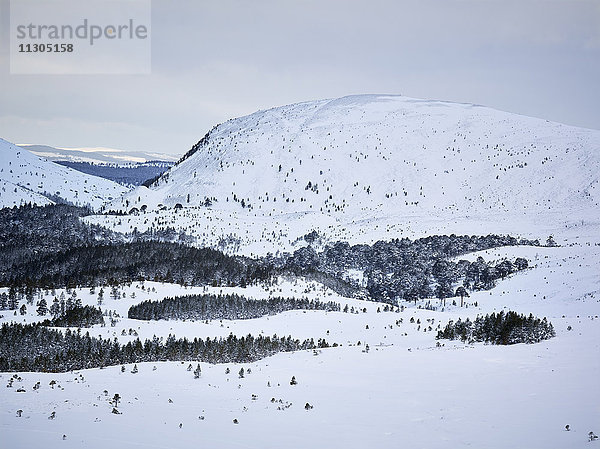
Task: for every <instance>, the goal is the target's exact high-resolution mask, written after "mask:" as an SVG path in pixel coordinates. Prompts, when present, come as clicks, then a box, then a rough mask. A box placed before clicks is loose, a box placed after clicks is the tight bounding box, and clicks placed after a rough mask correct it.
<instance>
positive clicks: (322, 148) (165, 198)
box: [107, 95, 600, 251]
mask: <svg viewBox="0 0 600 449" xmlns="http://www.w3.org/2000/svg"><path fill="white" fill-rule="evenodd" d="M599 167H600V131H595V130H589V129H581V128H575V127H570V126H566V125H562V124H558V123H552V122H548V121H546V120H541V119H536V118H530V117H524V116H520V115H515V114H511V113H506V112H501V111H497V110H493V109H490V108H486V107H482V106H477V105H472V104H458V103H449V102H442V101H425V100H417V99H412V98H407V97H402V96H389V95H361V96H350V97H344V98H339V99H335V100H322V101H311V102H306V103H299V104H293V105H290V106H283V107H277V108H274V109H270V110H267V111H259V112H256V113H254V114H252V115H249V116H246V117H241V118H236V119H232V120H229V121H227V122H226V123H223V124H221V125H218V126H216V127H215V128H213V129H212V130H211V131H210V132H209V133H208V134H207V135H206V136H205V137H204V138H203V139H202V140H201V141H200V142H198V144H196V145H195V146H194V147H193V148H192V150H190V152H188V153H187V154H186V155H185V156H184V157H183V158H182V159H181V160H180V162H179V163H178V164H177V165H176V166H174V167H173V168H172V169H170V170H169V171H167V172H166V173H164V174H163V175H162V176H161V177H160V179H158V181H157V182H156V183H155V184H153V185H152V186H151V187H150V188H145V187H141V188H138V189H136V190H134V191H132V192H131V193H129V194H127V195H125V196H124V197H122V198H121V199H119V200H117V201H113V202H112V203H111V204H110V205H108V206H107V209H113V210H122V211H130V210H132V209H133V210H134V211H137V210H144V209H148V210H155V209H164V208H165V207H166V208H167V209H168V208H174V207H176V206H177V208H178V209H181V208H183V211H180V213H179V214H178V218H177V219H176V220H171V219H169V221H174V223H175V224H178V225H180V227H181V229H182V230H184V231H186V232H188V233H191V234H192V235H195V236H196V237H199V238H200V239H202V238H204V239H205V240H204V244H206V243H207V242H208V241H207V240H206V239H207V238H208V237H207V236H209V235H214V234H216V235H221V236H225V235H234V236H235V237H236V238H240V239H242V240H244V239H246V240H247V241H245V242H242V244H244V243H246V244H248V245H251V244H252V242H256V241H258V240H263V241H264V240H265V232H267V234H271V235H270V236H269V238H272V239H273V243H274V245H272V247H271V248H265V249H268V250H273V249H275V248H277V246H279V247H281V245H282V244H290V243H291V242H293V241H294V239H297V238H298V237H299V236H301V235H302V233H303V232H305V231H309V230H310V229H313V228H315V229H318V230H322V231H323V232H324V233H328V232H329V234H331V237H332V238H351V239H354V240H356V239H357V238H358V239H360V238H359V237H358V236H360V235H361V234H363V235H364V239H366V240H369V239H371V240H372V239H373V238H379V237H381V232H386V233H387V234H388V235H387V236H388V237H390V238H391V237H398V236H400V235H403V234H402V233H403V232H404V233H406V232H407V230H409V229H412V228H414V226H412V225H411V223H412V224H413V225H414V223H416V222H419V223H423V222H424V221H427V220H438V221H440V220H441V221H442V222H445V223H450V222H457V221H464V220H463V219H468V220H469V222H471V223H473V222H476V221H477V220H483V221H486V222H487V221H492V222H494V223H500V222H504V223H508V224H509V225H510V224H514V223H515V221H517V222H529V223H532V222H541V223H546V222H547V221H548V218H547V217H552V218H551V220H554V219H556V218H557V217H558V219H565V218H567V217H568V218H569V219H585V220H589V219H590V218H591V219H593V220H597V219H598V218H599V217H598V210H600V208H599V207H598V206H599V203H600V191H599V188H598V183H599V178H600V175H599V173H600V171H599ZM207 200H208V201H207ZM207 204H211V205H210V207H209V208H206V207H204V206H205V205H207ZM144 206H145V207H144ZM193 206H199V208H197V209H191V207H193ZM566 211H568V213H567V212H566ZM156 220H158V219H155V220H150V221H148V220H145V219H144V221H145V222H146V224H145V226H144V223H143V222H141V221H142V219H139V220H138V221H140V222H139V223H138V222H135V223H134V224H132V223H130V226H133V225H135V226H137V227H138V229H139V230H143V229H145V228H151V227H158V226H160V224H159V223H158V221H156ZM134 221H135V220H134ZM262 222H264V223H268V224H265V226H263V227H262V228H261V229H262V230H257V228H256V226H257V224H259V227H260V223H262ZM112 225H114V224H113V223H111V226H112ZM484 227H485V226H484ZM376 229H378V230H379V231H378V232H379V233H378V234H377V236H374V235H371V234H373V232H375V230H376ZM124 230H127V229H124ZM445 230H446V231H448V230H450V231H452V232H456V231H460V229H454V228H452V229H445ZM475 231H477V232H481V230H480V229H477V230H475V229H473V230H466V232H475ZM513 232H518V230H515V229H513ZM280 235H285V236H286V238H285V239H284V240H285V242H282V241H281V239H280V238H279V236H280ZM203 236H204V237H203ZM248 236H249V237H248ZM276 241H277V242H276ZM284 246H285V245H284ZM255 249H256V250H257V251H258V248H255Z"/></svg>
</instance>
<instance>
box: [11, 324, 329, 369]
mask: <svg viewBox="0 0 600 449" xmlns="http://www.w3.org/2000/svg"><path fill="white" fill-rule="evenodd" d="M326 347H329V344H328V343H327V341H325V340H323V339H319V340H318V342H317V343H315V342H314V340H313V339H312V338H311V339H306V340H304V341H300V340H298V339H293V338H292V337H291V336H287V337H278V336H277V335H273V336H272V337H269V336H263V335H259V336H258V337H254V336H252V335H250V334H249V335H247V336H244V337H237V336H235V335H233V334H230V335H229V336H228V337H227V338H218V339H217V338H216V337H215V338H213V339H211V338H206V339H204V340H203V339H202V338H194V339H192V340H189V339H187V338H179V339H176V338H175V336H173V335H169V336H168V337H167V338H166V339H163V338H162V337H161V338H158V337H156V336H155V337H154V338H153V339H151V340H150V339H146V340H145V341H143V342H142V341H141V340H140V339H139V338H136V339H135V340H134V341H131V342H128V343H127V344H120V343H119V342H118V341H117V340H116V339H114V340H111V339H104V338H101V337H91V336H90V334H89V332H86V333H85V334H82V333H81V330H80V329H78V330H77V331H71V330H70V329H66V330H65V331H64V332H61V331H58V330H55V329H49V328H47V327H45V326H43V325H41V324H39V323H36V324H20V323H11V324H8V323H5V324H3V325H2V327H1V328H0V371H3V372H6V371H43V372H44V371H45V372H66V371H71V370H78V369H87V368H98V367H100V368H102V367H105V366H111V365H120V364H126V363H140V362H157V361H180V360H185V361H198V362H207V363H249V362H254V361H256V360H259V359H262V358H265V357H269V356H271V355H273V354H276V353H278V352H291V351H299V350H304V349H316V348H326Z"/></svg>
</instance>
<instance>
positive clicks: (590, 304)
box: [0, 237, 600, 449]
mask: <svg viewBox="0 0 600 449" xmlns="http://www.w3.org/2000/svg"><path fill="white" fill-rule="evenodd" d="M597 241H598V240H597V238H596V237H592V238H585V239H584V238H582V239H580V241H579V243H578V244H576V245H574V246H564V247H560V248H545V247H541V248H539V247H538V248H536V247H507V248H499V249H495V250H489V251H488V252H485V253H482V255H483V256H484V257H485V258H486V260H488V259H490V258H494V257H510V258H514V257H517V256H518V257H526V258H527V259H528V260H530V262H531V266H532V269H530V270H526V271H524V272H520V273H518V274H515V275H512V276H510V277H509V278H508V279H506V280H503V281H501V282H500V283H499V284H498V286H497V287H496V288H495V289H493V290H491V291H481V292H473V293H472V296H471V297H470V298H469V299H468V307H467V308H461V307H460V306H458V305H457V306H453V305H451V304H450V303H448V306H447V308H446V310H445V311H441V310H437V311H433V310H426V309H425V308H423V306H424V305H425V301H423V302H420V303H419V304H418V307H417V306H415V305H414V304H413V303H408V302H407V303H405V305H406V308H405V309H404V310H403V311H401V312H398V313H395V312H381V313H377V308H378V307H380V304H378V303H373V302H364V301H359V300H355V299H348V298H343V297H340V296H338V295H337V294H335V293H334V292H332V291H330V290H328V289H326V288H323V287H322V286H319V285H315V284H313V283H309V282H305V281H303V280H301V279H295V280H293V281H285V280H283V279H280V280H279V282H278V283H276V284H270V285H263V286H259V285H254V286H249V287H247V288H239V287H233V288H229V287H182V286H176V285H169V284H159V283H152V282H146V283H144V285H142V284H139V283H134V284H133V285H131V286H124V287H123V289H122V293H125V294H124V295H121V297H120V298H119V299H118V300H114V299H112V298H111V299H108V298H107V299H106V300H105V303H104V305H103V308H104V310H105V312H108V311H111V313H112V316H114V317H117V316H119V315H120V316H122V317H125V316H127V310H128V308H129V307H130V306H131V305H133V304H136V303H139V302H141V301H144V300H147V299H152V300H156V299H161V298H163V297H165V296H173V295H181V294H190V293H202V292H206V291H208V292H212V293H232V292H236V293H241V294H243V295H246V296H248V297H252V298H268V297H273V296H279V295H283V296H295V297H308V298H311V299H326V300H328V301H329V300H333V301H336V302H340V303H341V304H342V305H344V304H348V305H349V306H350V307H356V306H359V308H360V309H361V310H363V308H364V310H366V312H361V313H356V314H352V313H343V312H324V311H318V310H315V311H290V312H286V313H283V314H278V315H274V316H266V317H262V318H258V319H252V320H239V321H229V320H223V321H219V320H214V321H208V322H205V321H193V320H185V321H182V320H171V321H165V320H161V321H150V322H148V321H140V320H133V319H127V318H120V319H119V320H118V322H117V323H116V324H115V326H114V327H112V326H110V325H106V326H101V325H96V326H94V327H93V328H91V329H84V330H82V333H85V332H86V331H89V333H90V335H91V336H98V335H100V336H102V337H103V338H111V339H112V338H114V339H117V340H119V341H121V342H122V343H127V342H129V341H132V340H134V338H135V337H134V336H132V331H133V330H135V333H136V334H139V336H140V338H142V340H144V339H146V338H149V339H152V338H153V337H154V335H156V336H157V337H159V338H167V336H168V335H170V334H171V335H175V336H176V337H177V338H182V337H188V338H190V339H193V338H196V337H199V338H206V337H210V338H215V337H227V336H228V335H229V334H230V333H233V334H235V335H237V336H239V337H241V336H245V335H247V334H248V333H251V334H253V335H255V336H256V335H259V334H262V335H272V334H274V333H277V335H280V336H281V335H288V334H292V335H293V336H294V337H295V338H315V339H317V338H324V339H326V340H327V341H329V342H330V343H333V342H336V343H338V344H339V345H340V346H338V347H333V348H328V349H323V350H320V351H315V352H313V351H299V352H295V353H280V354H277V355H275V356H273V357H269V358H267V359H264V360H260V361H258V362H255V363H245V364H233V363H227V364H216V365H210V364H208V363H201V369H202V375H201V377H200V378H199V379H194V376H193V373H192V372H191V371H187V367H188V365H189V362H185V363H180V362H156V363H153V362H148V363H138V365H137V366H138V368H139V372H138V373H137V374H134V373H132V369H133V364H128V365H127V366H126V369H125V371H123V372H122V371H121V368H120V367H119V366H112V367H106V368H103V369H100V368H95V369H89V370H82V371H75V372H67V373H59V374H56V373H35V372H27V373H17V378H16V379H15V378H14V376H15V373H13V372H9V373H0V382H2V385H1V386H0V433H1V434H2V438H3V439H2V440H1V441H2V442H3V443H4V444H5V446H6V447H10V448H15V449H17V448H32V447H44V446H48V445H49V447H60V448H81V447H85V448H102V449H104V448H107V447H111V446H114V445H115V444H117V445H121V446H123V447H140V448H174V447H176V448H196V447H198V446H199V445H200V446H206V447H210V448H227V449H229V448H237V447H243V448H282V447H284V448H297V449H300V448H307V447H311V448H312V447H314V448H332V447H345V448H349V449H364V448H370V447H377V448H390V449H391V448H398V447H411V448H412V447H414V448H440V449H442V448H490V449H492V448H494V449H505V448H512V447H516V448H528V449H534V448H536V449H537V448H539V449H546V448H557V449H558V448H582V449H583V448H593V447H596V446H597V442H596V443H594V442H588V432H590V431H593V432H595V433H596V434H598V433H600V429H599V427H600V426H599V423H600V408H599V406H598V404H600V389H599V388H598V376H600V358H599V357H597V355H598V353H599V351H600V320H598V309H599V306H600V302H599V301H600V273H599V272H598V269H597V267H598V260H599V258H600V246H597V245H594V244H593V243H595V242H597ZM473 256H475V255H473ZM2 291H4V292H5V293H7V292H8V289H2ZM105 291H106V292H108V291H109V287H108V286H105ZM55 293H56V296H57V297H60V295H61V294H65V295H66V296H67V297H68V296H69V293H68V292H66V291H65V290H57V291H56V292H55ZM97 294H98V289H96V292H95V294H91V293H90V292H89V289H88V288H86V289H78V290H77V297H78V298H81V299H82V301H83V303H84V304H92V305H95V304H96V300H97ZM45 298H46V301H47V302H48V303H52V301H53V297H52V294H51V293H50V292H46V293H45ZM24 303H25V300H23V304H24ZM500 310H515V311H518V312H519V313H525V314H529V313H533V314H534V315H535V316H539V317H542V316H545V317H547V318H548V320H550V321H551V322H552V323H553V325H554V327H555V330H556V334H557V336H556V337H555V338H552V339H550V340H547V341H544V342H541V343H538V344H532V345H527V344H518V345H513V346H492V345H484V344H481V343H477V344H468V343H462V342H460V341H454V342H453V341H441V342H440V343H441V345H442V346H438V345H437V342H438V341H436V339H435V335H436V331H437V329H439V327H440V326H442V327H443V326H444V325H445V324H446V323H447V322H448V320H450V319H452V320H455V321H456V320H457V319H458V318H459V317H460V318H462V319H463V320H464V319H465V318H466V317H470V318H471V319H473V318H474V317H475V316H476V315H477V314H486V313H490V312H492V311H496V312H498V311H500ZM0 315H4V316H0V323H5V322H10V321H19V322H35V321H39V320H41V319H44V318H46V317H39V316H36V313H35V307H34V306H33V305H27V313H26V314H25V315H19V314H17V316H14V315H13V314H12V313H11V312H9V311H3V312H2V313H1V314H0ZM73 331H75V329H73ZM359 341H360V342H361V344H360V345H359V344H358V342H359ZM367 345H368V346H369V348H370V350H367V349H366V347H367ZM194 366H196V362H194ZM241 368H244V369H245V370H246V371H248V370H249V369H251V370H252V372H251V373H249V372H248V374H247V375H246V376H245V377H244V378H240V377H239V376H238V372H239V370H240V369H241ZM292 376H295V378H296V380H297V382H298V384H297V385H290V379H291V377H292ZM10 378H13V380H14V384H12V382H10V381H9V379H10ZM52 380H55V381H56V383H57V385H56V386H54V387H53V386H52V385H51V384H50V382H51V381H52ZM38 382H39V383H40V384H39V385H40V386H39V388H36V387H35V385H36V384H37V383H38ZM9 383H10V384H11V385H12V386H11V387H10V388H6V386H7V384H9ZM115 393H119V395H120V396H121V397H122V403H121V405H119V409H120V411H121V413H122V414H119V415H117V414H113V413H111V410H112V405H110V403H109V400H110V399H111V398H112V397H113V395H114V394H115ZM307 402H308V403H309V404H310V405H311V406H312V407H313V408H311V409H309V410H307V409H306V408H305V404H306V403H307ZM18 410H21V411H22V412H21V413H18ZM53 412H54V413H55V415H52V413H53ZM52 418H54V419H52ZM234 420H237V422H238V424H235V423H234ZM566 425H569V428H570V431H566V429H565V426H566ZM63 435H65V437H63ZM199 442H200V443H199ZM3 447H4V446H3Z"/></svg>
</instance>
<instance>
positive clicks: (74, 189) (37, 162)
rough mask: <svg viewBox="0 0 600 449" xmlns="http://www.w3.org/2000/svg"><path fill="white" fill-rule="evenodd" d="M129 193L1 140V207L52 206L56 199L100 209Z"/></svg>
mask: <svg viewBox="0 0 600 449" xmlns="http://www.w3.org/2000/svg"><path fill="white" fill-rule="evenodd" d="M127 191H128V189H126V188H125V187H123V186H121V185H119V184H117V183H115V182H112V181H109V180H107V179H103V178H98V177H96V176H90V175H86V174H84V173H81V172H78V171H76V170H72V169H70V168H67V167H63V166H60V165H58V164H55V163H53V162H50V161H47V160H46V159H42V158H40V157H38V156H36V155H34V154H32V153H30V152H29V151H26V150H24V149H22V148H19V147H17V146H16V145H13V144H12V143H10V142H7V141H6V140H3V139H0V207H7V206H14V205H17V206H18V205H20V204H24V203H29V202H31V203H34V204H39V205H44V204H51V203H53V200H52V199H51V198H53V197H54V196H56V197H60V198H62V199H64V200H67V201H69V202H71V203H74V204H78V205H90V206H92V207H94V208H98V207H100V206H101V205H102V204H103V203H104V202H106V201H110V200H112V199H114V198H117V197H119V196H121V195H122V194H124V193H125V192H127Z"/></svg>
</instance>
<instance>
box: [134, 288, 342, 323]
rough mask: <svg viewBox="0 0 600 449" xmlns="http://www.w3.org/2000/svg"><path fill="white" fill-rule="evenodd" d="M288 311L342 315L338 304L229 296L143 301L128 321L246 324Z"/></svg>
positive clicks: (199, 296)
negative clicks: (246, 321) (319, 311)
mask: <svg viewBox="0 0 600 449" xmlns="http://www.w3.org/2000/svg"><path fill="white" fill-rule="evenodd" d="M289 310H326V311H329V312H334V311H335V312H339V311H340V305H339V303H336V302H332V301H329V302H321V301H318V300H308V299H304V298H302V299H296V298H283V297H274V298H268V299H262V300H256V299H248V298H245V297H244V296H240V295H236V294H230V295H213V294H204V295H186V296H176V297H174V298H165V299H163V300H160V301H150V300H148V301H143V302H141V303H139V304H136V305H133V306H131V307H130V308H129V312H128V314H127V315H128V317H129V318H133V319H138V320H170V319H176V320H177V319H194V320H245V319H251V318H259V317H262V316H266V315H275V314H278V313H282V312H286V311H289Z"/></svg>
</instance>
